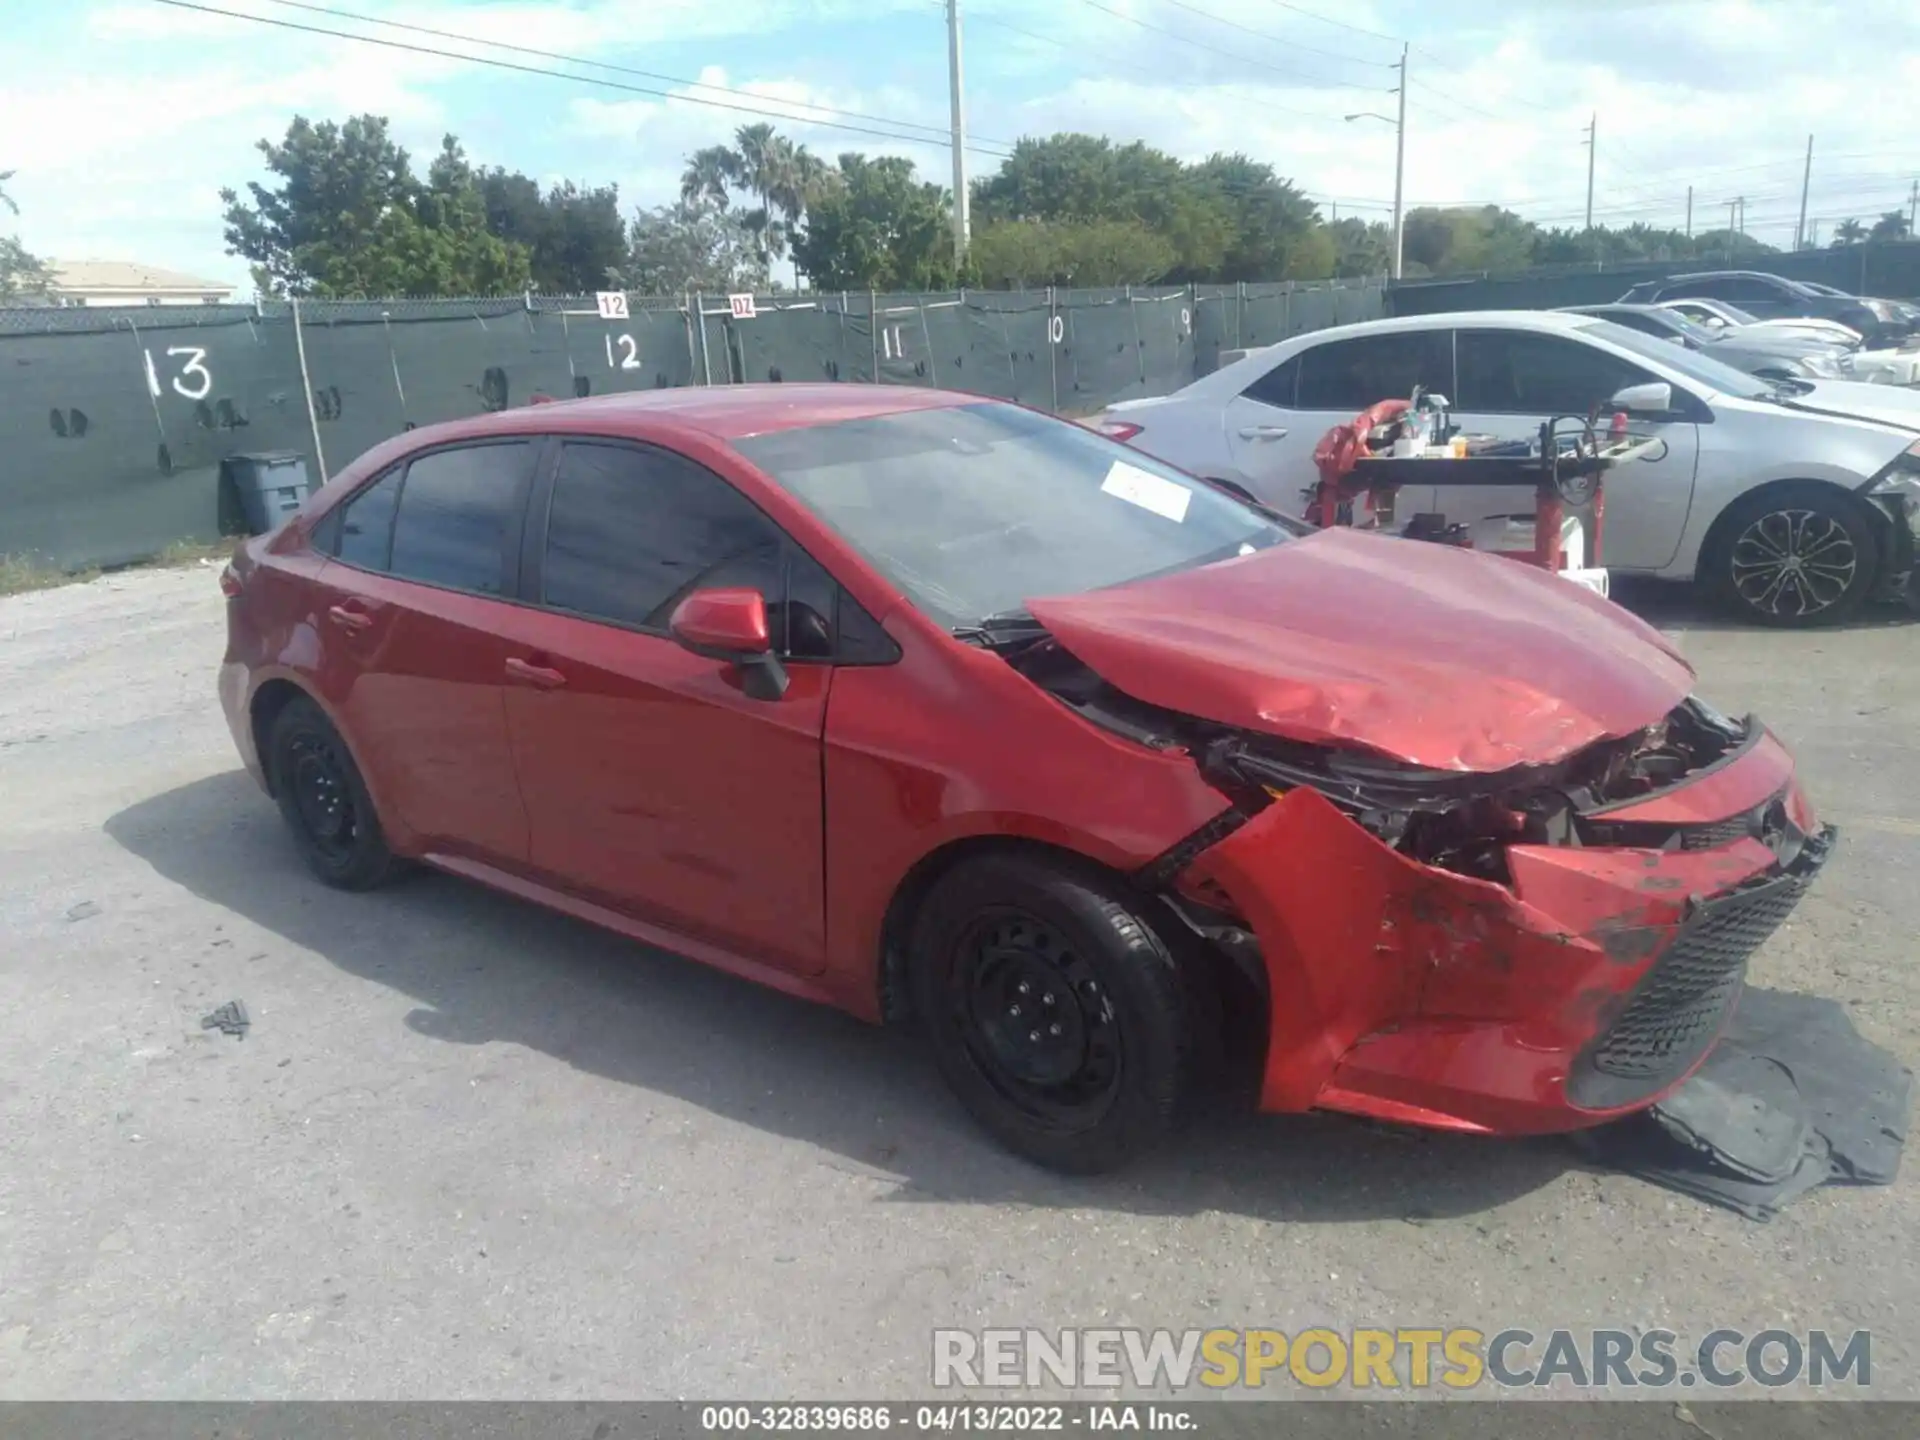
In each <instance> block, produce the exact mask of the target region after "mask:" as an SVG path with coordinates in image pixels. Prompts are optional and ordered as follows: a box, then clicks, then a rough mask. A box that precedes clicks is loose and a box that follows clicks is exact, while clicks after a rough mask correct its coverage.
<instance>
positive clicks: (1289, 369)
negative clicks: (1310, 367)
mask: <svg viewBox="0 0 1920 1440" xmlns="http://www.w3.org/2000/svg"><path fill="white" fill-rule="evenodd" d="M1299 383H1300V357H1299V356H1298V355H1295V356H1294V357H1292V358H1291V359H1289V360H1286V361H1283V362H1282V363H1281V364H1278V365H1276V366H1274V367H1273V368H1272V369H1271V370H1269V371H1267V373H1266V374H1264V375H1262V376H1261V377H1260V378H1259V379H1258V380H1256V381H1254V382H1253V383H1252V384H1251V385H1249V386H1247V388H1246V389H1244V390H1242V391H1241V392H1240V393H1241V394H1242V395H1244V396H1246V397H1247V399H1249V400H1258V401H1259V402H1260V403H1261V404H1262V405H1272V406H1274V407H1275V408H1276V409H1280V410H1291V409H1293V407H1294V394H1295V391H1296V389H1297V387H1298V386H1299Z"/></svg>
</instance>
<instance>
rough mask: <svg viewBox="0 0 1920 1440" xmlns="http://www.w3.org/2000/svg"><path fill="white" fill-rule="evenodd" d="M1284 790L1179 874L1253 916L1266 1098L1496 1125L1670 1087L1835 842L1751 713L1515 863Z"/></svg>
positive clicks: (1196, 895)
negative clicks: (1428, 845) (1688, 766)
mask: <svg viewBox="0 0 1920 1440" xmlns="http://www.w3.org/2000/svg"><path fill="white" fill-rule="evenodd" d="M1269 794H1271V795H1272V797H1273V798H1272V799H1271V801H1270V803H1267V804H1265V805H1264V806H1263V807H1262V808H1259V810H1258V813H1255V814H1253V815H1252V816H1251V818H1244V822H1243V823H1237V825H1236V824H1235V823H1233V822H1226V823H1221V824H1217V825H1216V826H1215V827H1213V830H1212V832H1211V833H1209V832H1203V833H1202V834H1201V835H1198V836H1195V837H1193V838H1194V840H1195V842H1197V843H1196V844H1194V845H1190V846H1188V847H1186V849H1184V850H1183V851H1181V852H1180V853H1178V854H1177V855H1170V856H1169V859H1170V860H1172V861H1173V862H1174V864H1175V865H1176V866H1177V868H1178V874H1177V876H1169V877H1167V879H1168V883H1169V884H1170V885H1172V887H1173V888H1174V890H1175V892H1176V893H1178V894H1181V895H1184V896H1185V897H1187V898H1188V899H1189V900H1192V901H1194V902H1195V903H1196V904H1199V905H1203V906H1207V907H1209V908H1211V909H1214V910H1216V911H1217V912H1219V913H1223V914H1230V915H1231V916H1233V917H1234V918H1235V921H1236V926H1237V927H1238V928H1239V932H1240V933H1239V934H1238V935H1237V936H1236V937H1234V938H1237V939H1239V940H1241V941H1242V942H1245V941H1246V939H1247V935H1246V932H1249V931H1250V932H1251V946H1246V945H1244V943H1243V949H1245V948H1255V949H1257V952H1258V956H1259V960H1260V965H1261V968H1262V969H1263V971H1264V974H1265V977H1266V990H1267V994H1268V1009H1269V1040H1268V1046H1267V1056H1266V1061H1265V1066H1264V1071H1263V1076H1262V1084H1261V1106H1262V1108H1263V1109H1266V1110H1273V1111H1303V1110H1309V1109H1316V1108H1318V1109H1330V1110H1339V1111H1346V1112H1349V1113H1353V1114H1359V1115H1366V1116H1370V1117H1373V1118H1377V1119H1382V1120H1387V1121H1394V1122H1401V1123H1411V1124H1419V1125H1426V1126H1433V1127H1439V1128H1445V1129H1451V1130H1461V1131H1475V1132H1483V1133H1498V1134H1507V1135H1520V1134H1539V1133H1548V1132H1554V1131H1565V1130H1575V1129H1580V1128H1583V1127H1586V1126H1590V1125H1595V1124H1598V1123H1600V1122H1602V1121H1605V1120H1608V1119H1611V1118H1614V1117H1616V1116H1619V1115H1622V1114H1626V1113H1630V1112H1632V1111H1635V1110H1639V1109H1642V1108H1644V1107H1646V1106H1648V1105H1650V1104H1652V1103H1654V1102H1655V1101H1657V1100H1658V1099H1659V1098H1661V1097H1662V1096H1663V1095H1665V1094H1667V1093H1668V1092H1669V1091H1671V1090H1672V1089H1673V1088H1674V1087H1675V1086H1676V1085H1678V1084H1679V1083H1680V1082H1681V1081H1682V1080H1684V1079H1685V1078H1686V1077H1687V1076H1688V1075H1689V1074H1690V1073H1692V1071H1693V1070H1694V1069H1695V1068H1696V1067H1697V1066H1698V1065H1699V1064H1700V1063H1701V1062H1702V1061H1703V1060H1704V1059H1705V1058H1706V1056H1707V1054H1708V1053H1709V1051H1710V1050H1711V1049H1712V1047H1713V1044H1714V1041H1715V1040H1716V1038H1717V1037H1718V1036H1719V1034H1720V1033H1721V1030H1722V1029H1723V1027H1724V1025H1725V1023H1726V1021H1727V1019H1728V1017H1729V1016H1730V1014H1731V1013H1732V1008H1733V1006H1734V1005H1735V1004H1736V1003H1737V1000H1738V996H1739V993H1740V990H1741V988H1742V985H1743V984H1744V980H1745V974H1746V965H1747V960H1748V957H1749V956H1751V955H1752V953H1753V952H1754V950H1755V949H1757V948H1758V946H1759V945H1760V944H1761V943H1762V942H1763V941H1764V940H1766V939H1767V937H1768V936H1769V935H1771V934H1772V933H1773V931H1774V930H1775V929H1776V928H1777V927H1778V926H1779V924H1780V923H1781V922H1782V921H1783V920H1784V919H1785V918H1786V916H1787V914H1788V913H1789V912H1790V911H1791V910H1792V909H1793V907H1794V905H1795V904H1796V903H1797V901H1798V900H1799V898H1800V896H1801V894H1802V893H1804V891H1805V890H1806V888H1807V886H1808V885H1809V884H1810V883H1811V881H1812V880H1813V878H1814V876H1815V875H1816V874H1818V872H1819V870H1820V868H1821V867H1822V865H1823V864H1824V863H1825V861H1826V859H1827V856H1828V854H1829V853H1830V851H1831V848H1832V844H1833V832H1832V830H1831V829H1830V828H1827V827H1822V826H1820V825H1819V824H1818V822H1817V821H1816V819H1815V817H1814V815H1813V812H1812V808H1811V806H1810V804H1809V803H1808V801H1807V798H1806V796H1805V794H1804V792H1803V791H1802V790H1801V788H1800V787H1799V785H1798V783H1797V782H1796V780H1795V779H1794V776H1793V765H1792V761H1791V758H1790V757H1789V756H1788V754H1787V752H1786V750H1785V749H1784V748H1783V747H1782V746H1781V745H1780V744H1779V743H1778V742H1777V741H1775V740H1774V739H1773V738H1772V737H1771V736H1770V735H1768V734H1767V733H1766V732H1765V731H1764V730H1762V729H1760V728H1759V727H1758V726H1757V725H1755V726H1753V727H1752V729H1751V732H1750V734H1749V736H1748V738H1747V740H1746V742H1745V743H1743V744H1741V745H1739V746H1738V747H1737V748H1735V749H1733V750H1732V751H1730V752H1729V753H1728V754H1727V755H1726V756H1725V757H1724V758H1723V759H1721V760H1720V761H1718V762H1716V763H1714V764H1712V765H1710V766H1708V767H1706V768H1704V769H1701V770H1697V771H1695V772H1693V773H1691V774H1689V775H1686V776H1684V777H1679V778H1677V779H1675V780H1674V782H1673V783H1671V784H1667V785H1664V786H1660V787H1657V788H1655V789H1653V790H1651V791H1650V792H1648V793H1645V794H1643V795H1640V796H1637V797H1635V798H1633V799H1631V800H1628V801H1624V802H1617V803H1613V804H1590V805H1585V806H1582V807H1580V808H1579V809H1578V813H1576V814H1575V815H1574V816H1573V817H1572V821H1571V826H1570V829H1569V830H1568V832H1567V833H1566V834H1565V835H1564V836H1562V837H1560V838H1558V839H1557V840H1556V842H1555V843H1520V844H1512V845H1510V846H1508V847H1507V848H1506V849H1505V850H1504V860H1505V865H1506V874H1505V876H1504V877H1503V878H1500V879H1493V878H1477V877H1476V876H1474V875H1471V874H1465V873H1458V871H1456V870H1452V869H1446V868H1441V867H1440V866H1438V865H1434V864H1429V863H1423V861H1422V860H1420V859H1416V858H1413V857H1412V856H1410V855H1408V854H1407V853H1404V851H1405V846H1404V845H1400V846H1396V845H1395V844H1392V843H1389V839H1388V838H1383V837H1382V835H1381V834H1380V833H1379V826H1378V825H1377V824H1373V825H1370V824H1369V823H1365V822H1367V821H1368V820H1369V818H1370V817H1367V816H1358V817H1356V815H1355V814H1354V813H1353V807H1352V806H1351V805H1347V806H1346V807H1345V808H1344V809H1343V808H1342V806H1341V805H1339V804H1336V803H1335V799H1337V798H1339V797H1337V796H1336V797H1335V798H1329V796H1328V795H1326V794H1323V793H1321V791H1320V790H1319V789H1317V788H1314V787H1310V786H1304V785H1303V786H1296V787H1293V788H1289V789H1283V790H1274V789H1272V788H1270V789H1269ZM1222 835H1224V838H1221V836H1222ZM1229 928H1234V927H1229Z"/></svg>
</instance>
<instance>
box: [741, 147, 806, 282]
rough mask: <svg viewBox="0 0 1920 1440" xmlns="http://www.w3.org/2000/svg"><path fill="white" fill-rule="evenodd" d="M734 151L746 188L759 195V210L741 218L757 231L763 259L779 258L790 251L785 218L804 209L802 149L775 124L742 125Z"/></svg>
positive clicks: (742, 185)
mask: <svg viewBox="0 0 1920 1440" xmlns="http://www.w3.org/2000/svg"><path fill="white" fill-rule="evenodd" d="M733 144H734V154H735V156H736V157H738V159H739V162H740V174H739V183H740V186H741V188H742V189H744V190H748V191H751V192H752V193H753V194H754V195H756V196H758V197H759V200H760V204H759V207H758V208H757V209H754V210H750V211H748V212H747V214H746V215H744V216H742V217H741V218H742V219H743V220H744V221H745V222H746V226H747V228H748V229H749V230H751V231H753V233H754V237H755V240H756V242H757V243H758V245H759V249H760V258H761V260H762V261H766V260H771V259H776V258H778V257H779V256H781V255H784V254H785V253H786V250H787V226H786V225H785V224H783V223H782V219H783V217H786V218H787V219H792V218H796V217H797V216H798V215H799V212H800V210H801V209H802V208H803V206H802V204H801V203H800V200H799V181H798V171H799V162H798V161H797V160H796V158H795V157H796V155H797V153H798V152H796V151H795V149H794V146H793V142H792V141H791V140H788V139H787V138H786V137H785V136H783V135H777V134H775V133H774V129H773V127H772V126H771V125H768V124H765V123H764V122H763V123H761V124H757V125H742V126H741V127H740V128H739V129H738V130H736V131H735V132H734V135H733Z"/></svg>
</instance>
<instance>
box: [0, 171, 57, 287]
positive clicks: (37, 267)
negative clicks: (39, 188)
mask: <svg viewBox="0 0 1920 1440" xmlns="http://www.w3.org/2000/svg"><path fill="white" fill-rule="evenodd" d="M13 176H14V172H13V171H11V170H0V205H5V206H6V207H7V209H8V211H9V212H10V213H12V214H15V215H18V214H19V213H20V207H19V206H18V205H16V204H15V203H14V200H13V196H12V195H10V194H8V193H7V189H6V184H7V182H8V181H9V180H11V179H13ZM52 284H53V271H52V270H51V269H49V268H48V266H47V262H46V261H44V260H42V259H41V258H40V257H39V256H37V255H34V254H32V253H31V252H30V251H28V249H27V247H26V246H24V245H22V244H21V243H20V240H19V238H18V237H17V236H12V235H0V300H13V301H18V300H27V299H40V298H43V297H44V296H45V295H46V292H47V289H48V287H49V286H51V285H52Z"/></svg>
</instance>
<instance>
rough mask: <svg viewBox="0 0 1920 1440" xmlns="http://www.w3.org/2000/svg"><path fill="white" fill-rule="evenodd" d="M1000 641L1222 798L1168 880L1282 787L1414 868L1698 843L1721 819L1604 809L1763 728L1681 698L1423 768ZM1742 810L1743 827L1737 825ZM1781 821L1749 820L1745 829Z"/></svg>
mask: <svg viewBox="0 0 1920 1440" xmlns="http://www.w3.org/2000/svg"><path fill="white" fill-rule="evenodd" d="M1027 638H1028V641H1029V643H1026V644H1021V645H1014V646H1008V647H1006V648H1005V649H1004V650H1003V653H1004V654H1005V655H1006V658H1007V660H1008V662H1009V663H1010V664H1012V665H1013V666H1014V667H1015V668H1016V669H1018V670H1019V671H1020V672H1021V673H1022V674H1024V675H1025V676H1026V677H1027V678H1028V679H1030V680H1032V681H1033V682H1034V683H1035V684H1036V685H1038V686H1040V687H1041V688H1042V689H1044V690H1046V691H1047V692H1048V693H1049V694H1051V695H1053V696H1054V697H1056V698H1057V699H1059V700H1060V701H1062V702H1063V703H1065V704H1067V705H1069V706H1071V707H1072V708H1073V709H1074V710H1076V711H1078V712H1079V713H1080V714H1081V715H1083V716H1085V717H1086V718H1087V719H1088V720H1090V721H1092V722H1093V723H1094V724H1096V725H1099V726H1101V727H1103V728H1105V729H1108V730H1111V731H1113V732H1115V733H1116V734H1120V735H1123V736H1126V737H1127V738H1128V739H1131V740H1133V741H1135V742H1136V743H1139V744H1142V745H1146V746H1149V747H1151V748H1154V749H1159V750H1181V751H1186V752H1187V753H1189V754H1191V755H1192V756H1193V757H1194V759H1195V762H1196V763H1197V764H1198V765H1199V766H1200V769H1201V771H1202V773H1203V774H1204V775H1205V776H1206V777H1207V779H1208V781H1209V782H1210V783H1211V784H1213V785H1214V786H1216V787H1217V788H1218V789H1220V790H1221V791H1222V792H1223V793H1224V794H1226V795H1228V796H1229V797H1230V798H1231V799H1232V801H1233V807H1232V809H1230V810H1229V811H1227V812H1225V813H1224V814H1222V815H1221V816H1220V817H1218V818H1217V819H1216V820H1215V821H1213V822H1210V823H1209V824H1208V825H1207V826H1206V827H1205V828H1204V829H1203V830H1202V831H1201V832H1199V833H1197V834H1195V835H1193V836H1191V837H1189V838H1188V839H1187V840H1185V841H1183V842H1181V844H1180V845H1179V846H1176V847H1175V848H1174V850H1172V851H1169V852H1168V854H1167V855H1166V856H1164V857H1162V859H1161V860H1160V861H1158V862H1156V864H1155V866H1154V867H1152V868H1153V869H1154V870H1156V871H1164V877H1163V878H1165V879H1170V878H1171V877H1172V876H1173V875H1174V874H1177V873H1178V871H1179V870H1180V869H1181V868H1183V866H1184V863H1185V861H1186V860H1187V859H1190V858H1191V856H1192V855H1193V854H1197V853H1198V852H1199V851H1200V850H1201V849H1204V848H1206V847H1207V846H1208V845H1212V844H1216V843H1218V841H1219V840H1220V839H1222V838H1223V837H1224V836H1225V835H1226V834H1229V833H1231V832H1232V830H1233V829H1235V828H1237V827H1238V825H1240V824H1243V823H1245V821H1246V820H1248V819H1251V818H1252V817H1253V816H1254V815H1256V814H1258V813H1259V812H1260V810H1261V809H1263V808H1264V807H1265V806H1266V805H1267V804H1268V803H1270V801H1271V800H1272V799H1274V798H1276V797H1278V796H1280V795H1284V794H1285V793H1286V792H1288V791H1290V790H1293V789H1296V788H1299V787H1306V788H1309V789H1312V790H1314V791H1317V792H1318V793H1319V794H1320V795H1322V796H1323V797H1325V798H1326V799H1327V800H1329V801H1331V802H1332V803H1333V805H1334V806H1336V807H1337V808H1338V809H1339V810H1340V811H1342V812H1343V813H1344V814H1346V815H1348V816H1349V817H1350V818H1352V819H1353V820H1354V821H1355V822H1356V823H1358V824H1359V825H1360V826H1361V827H1362V828H1363V829H1365V830H1366V831H1367V832H1368V833H1369V834H1371V835H1372V836H1374V837H1375V838H1376V839H1378V840H1379V841H1381V842H1382V843H1383V844H1386V845H1388V846H1391V847H1392V848H1393V849H1395V850H1397V851H1399V852H1400V853H1401V854H1404V855H1406V856H1408V857H1409V858H1411V859H1414V860H1418V861H1420V862H1421V863H1422V864H1426V865H1431V866H1434V867H1435V868H1438V869H1443V870H1450V871H1453V872H1455V873H1457V874H1462V875H1468V876H1472V877H1474V878H1475V879H1480V880H1489V881H1493V882H1495V883H1499V884H1507V883H1510V878H1511V877H1510V876H1509V874H1508V869H1507V861H1506V853H1507V849H1508V847H1509V846H1513V845H1556V846H1559V845H1569V846H1579V845H1606V846H1633V847H1636V848H1645V849H1652V850H1674V849H1694V848H1703V846H1704V845H1706V844H1717V843H1722V842H1723V840H1724V839H1725V838H1730V837H1728V836H1724V835H1720V834H1717V833H1715V834H1707V833H1696V831H1701V832H1705V831H1707V830H1709V829H1713V830H1716V831H1717V830H1718V829H1721V828H1724V825H1725V823H1726V822H1722V825H1721V826H1719V827H1693V828H1691V829H1690V828H1689V827H1685V826H1666V825H1647V824H1644V823H1642V824H1624V823H1617V822H1616V823H1610V822H1609V821H1608V820H1607V818H1606V815H1607V812H1608V811H1609V810H1610V809H1612V808H1615V807H1619V806H1623V805H1626V804H1630V803H1632V802H1634V801H1638V800H1642V799H1644V798H1646V797H1648V796H1652V795H1655V794H1658V793H1659V792H1660V791H1662V790H1664V789H1666V788H1668V787H1670V786H1672V785H1675V784H1677V783H1680V782H1682V781H1686V780H1690V779H1693V778H1696V777H1698V776H1699V775H1700V774H1701V773H1702V772H1703V771H1706V770H1708V769H1711V768H1713V767H1715V766H1717V765H1719V764H1721V763H1723V762H1725V761H1727V760H1729V759H1731V758H1733V757H1734V756H1736V755H1738V754H1739V753H1741V751H1742V750H1744V749H1745V748H1746V747H1747V746H1748V745H1750V744H1751V743H1752V742H1753V741H1754V740H1756V739H1757V738H1758V737H1759V735H1760V734H1762V733H1763V732H1762V731H1761V729H1760V727H1759V725H1758V724H1757V722H1755V721H1753V720H1750V719H1749V720H1732V719H1729V718H1728V717H1726V716H1724V715H1721V714H1719V713H1718V712H1717V711H1715V710H1714V709H1713V708H1712V707H1710V706H1708V705H1706V704H1705V703H1704V702H1702V701H1700V700H1698V699H1694V698H1689V699H1687V700H1685V701H1683V702H1682V703H1681V704H1680V705H1678V706H1676V707H1675V708H1674V709H1673V710H1672V711H1671V712H1669V713H1668V714H1667V716H1666V717H1665V718H1664V719H1663V720H1661V721H1660V722H1659V723H1658V724H1655V725H1652V726H1649V727H1648V728H1646V729H1645V730H1642V731H1640V732H1639V733H1637V734H1634V735H1629V736H1625V737H1622V738H1619V739H1614V740H1604V741H1601V742H1598V743H1596V744H1593V745H1590V746H1588V747H1586V748H1585V749H1583V750H1581V751H1579V752H1578V753H1576V754H1574V755H1572V756H1570V757H1568V758H1567V759H1566V760H1564V761H1560V762H1557V763H1555V764H1551V765H1542V766H1523V767H1520V768H1516V769H1511V770H1506V771H1502V772H1499V773H1493V774H1476V773H1463V772H1460V771H1452V770H1426V769H1420V768H1417V767H1414V766H1409V765H1405V764H1402V763H1400V762H1398V761H1395V760H1393V759H1390V758H1388V757H1385V756H1379V755H1372V754H1368V753H1366V752H1364V751H1359V750H1340V749H1333V748H1328V747H1321V746H1315V745H1306V744H1299V743H1295V742H1290V741H1287V740H1284V739H1280V738H1278V737H1275V736H1271V735H1263V734H1258V733H1255V732H1250V731H1246V730H1241V729H1237V728H1234V727H1230V726H1223V725H1219V724H1216V723H1214V722H1211V721H1207V720H1202V719H1197V718H1195V717H1193V716H1188V715H1182V714H1180V713H1178V712H1176V711H1172V710H1167V709H1164V708H1161V707H1159V706H1155V705H1149V704H1145V703H1143V702H1141V701H1139V700H1136V699H1134V698H1133V697H1131V696H1129V695H1126V694H1123V693H1122V692H1121V691H1119V690H1117V689H1115V688H1114V687H1113V686H1112V685H1110V684H1108V683H1107V682H1106V681H1105V680H1103V679H1102V678H1101V677H1100V676H1098V675H1097V674H1095V673H1094V672H1093V671H1092V670H1090V669H1089V668H1088V667H1087V666H1086V665H1084V664H1083V663H1081V661H1079V660H1078V659H1077V658H1075V657H1074V656H1073V655H1072V654H1070V653H1069V652H1068V651H1066V650H1065V649H1064V648H1063V647H1061V646H1059V645H1058V644H1056V643H1054V642H1053V641H1052V640H1051V639H1048V638H1040V637H1033V636H1032V635H1031V632H1029V636H1028V637H1027ZM1745 819H1746V817H1743V821H1742V823H1745ZM1770 822H1776V823H1784V821H1783V820H1780V819H1779V817H1772V816H1768V815H1755V816H1753V817H1751V823H1752V826H1753V833H1756V834H1758V833H1759V832H1760V830H1761V829H1762V828H1766V827H1768V826H1769V824H1770Z"/></svg>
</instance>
